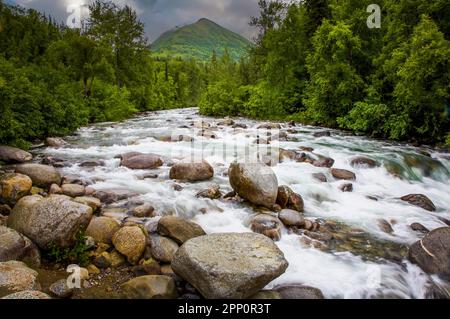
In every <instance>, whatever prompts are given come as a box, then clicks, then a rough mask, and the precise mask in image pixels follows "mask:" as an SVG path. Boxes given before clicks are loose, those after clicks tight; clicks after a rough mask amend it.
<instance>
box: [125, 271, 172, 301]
mask: <svg viewBox="0 0 450 319" xmlns="http://www.w3.org/2000/svg"><path fill="white" fill-rule="evenodd" d="M122 291H123V297H124V298H126V299H174V298H176V297H177V296H178V293H177V287H176V285H175V281H174V280H173V279H172V278H171V277H168V276H151V275H149V276H142V277H137V278H134V279H131V280H130V281H127V282H126V283H124V284H123V285H122Z"/></svg>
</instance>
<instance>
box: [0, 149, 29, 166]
mask: <svg viewBox="0 0 450 319" xmlns="http://www.w3.org/2000/svg"><path fill="white" fill-rule="evenodd" d="M32 159H33V155H31V154H30V153H28V152H25V151H23V150H21V149H19V148H15V147H11V146H4V145H0V161H2V162H5V163H24V162H28V161H31V160H32Z"/></svg>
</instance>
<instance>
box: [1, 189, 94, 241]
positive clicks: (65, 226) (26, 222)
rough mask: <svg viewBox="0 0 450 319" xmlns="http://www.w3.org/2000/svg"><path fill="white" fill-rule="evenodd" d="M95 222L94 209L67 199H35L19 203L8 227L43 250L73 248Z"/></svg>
mask: <svg viewBox="0 0 450 319" xmlns="http://www.w3.org/2000/svg"><path fill="white" fill-rule="evenodd" d="M91 218H92V208H90V207H89V206H86V205H83V204H79V203H76V202H74V201H72V200H71V199H70V198H69V197H67V196H62V195H51V196H50V197H47V198H42V197H41V196H39V195H34V196H27V197H24V198H22V199H21V200H20V201H19V202H18V203H17V205H16V206H15V207H14V209H13V211H12V212H11V215H10V216H9V218H8V227H10V228H13V229H15V230H17V231H18V232H19V233H22V234H24V235H25V236H27V237H28V238H30V239H31V240H32V241H33V242H34V243H36V244H37V245H38V246H39V247H40V248H43V249H46V248H48V245H49V244H55V245H58V246H60V247H69V246H71V245H72V244H73V243H74V239H75V237H76V234H77V233H78V232H79V230H80V229H83V228H85V227H86V226H87V225H88V224H89V222H90V220H91Z"/></svg>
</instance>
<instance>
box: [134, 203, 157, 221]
mask: <svg viewBox="0 0 450 319" xmlns="http://www.w3.org/2000/svg"><path fill="white" fill-rule="evenodd" d="M154 213H155V208H154V207H153V206H152V205H150V204H148V203H145V204H142V205H140V206H138V207H135V208H134V209H133V216H134V217H137V218H147V217H153V216H154Z"/></svg>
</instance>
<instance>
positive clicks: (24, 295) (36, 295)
mask: <svg viewBox="0 0 450 319" xmlns="http://www.w3.org/2000/svg"><path fill="white" fill-rule="evenodd" d="M0 299H16V300H26V299H52V298H51V297H50V296H49V295H47V294H45V293H43V292H40V291H36V290H24V291H20V292H16V293H13V294H10V295H7V296H5V297H3V298H0Z"/></svg>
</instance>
